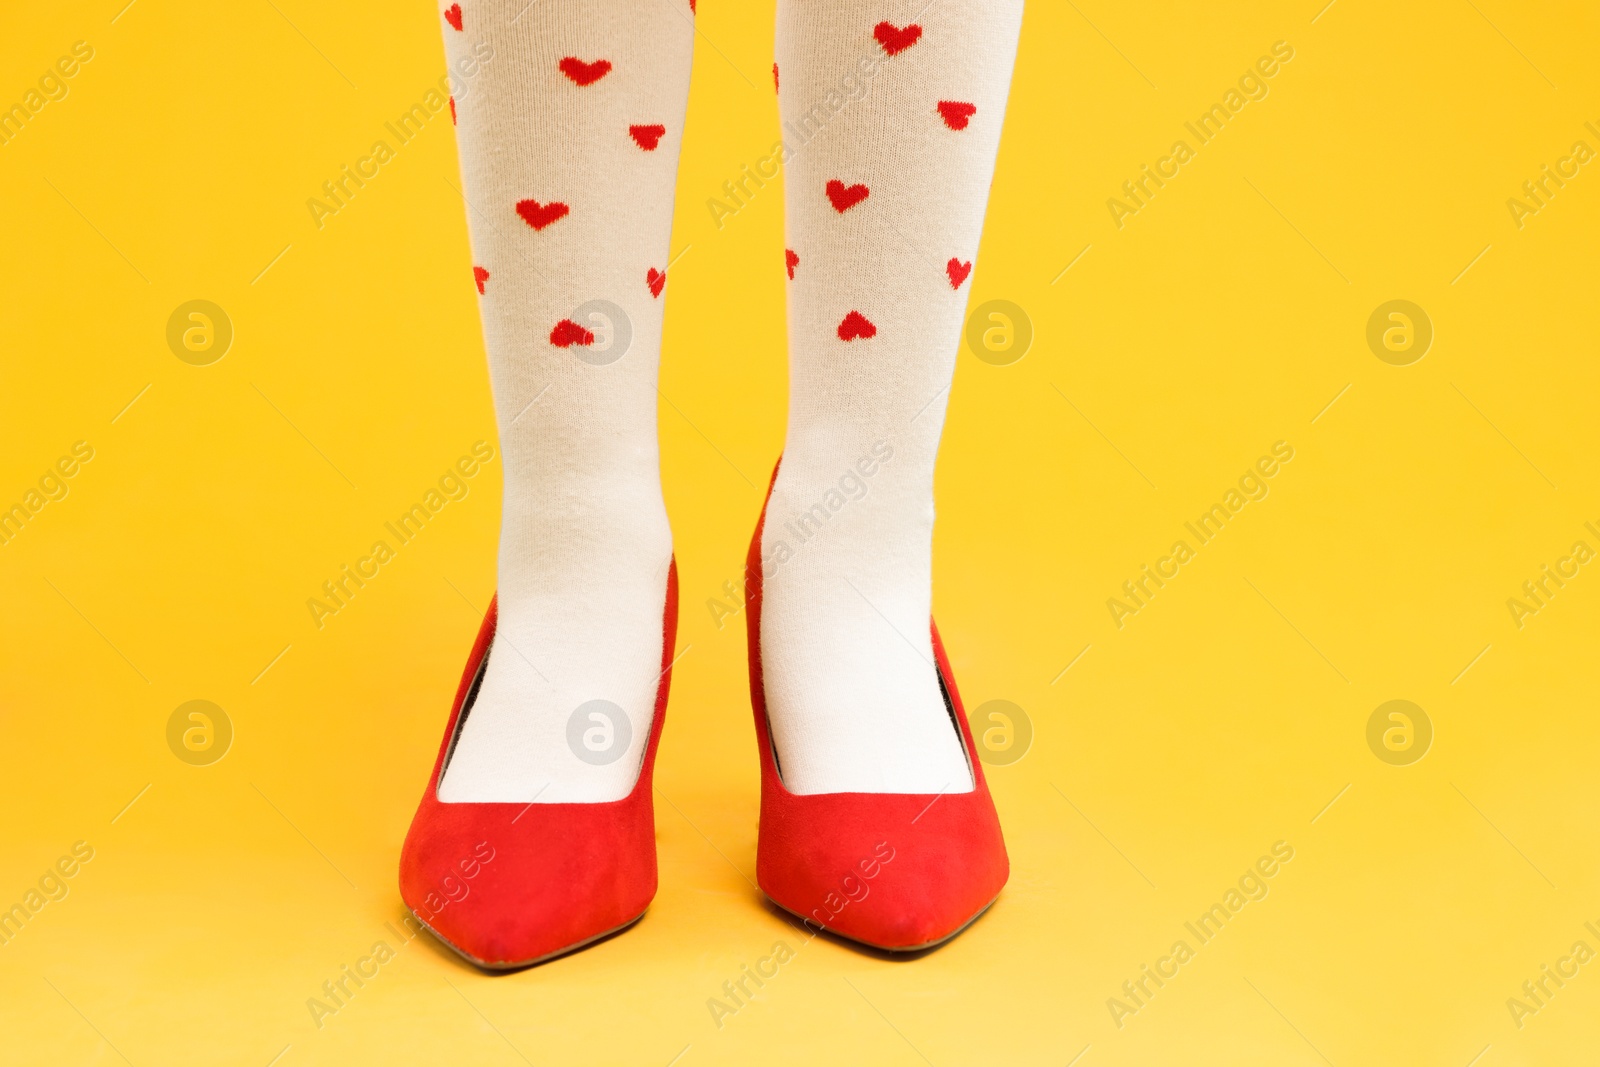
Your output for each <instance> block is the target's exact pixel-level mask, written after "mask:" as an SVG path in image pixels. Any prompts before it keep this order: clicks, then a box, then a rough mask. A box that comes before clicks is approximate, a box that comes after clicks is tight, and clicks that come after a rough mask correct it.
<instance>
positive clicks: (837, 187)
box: [828, 178, 871, 215]
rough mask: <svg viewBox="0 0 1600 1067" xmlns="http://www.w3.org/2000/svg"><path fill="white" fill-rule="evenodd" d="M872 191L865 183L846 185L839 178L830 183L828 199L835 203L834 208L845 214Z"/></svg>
mask: <svg viewBox="0 0 1600 1067" xmlns="http://www.w3.org/2000/svg"><path fill="white" fill-rule="evenodd" d="M870 192H871V190H870V189H868V188H867V187H866V186H865V185H860V184H856V185H848V186H847V185H845V183H844V182H842V181H840V180H839V179H838V178H834V179H833V180H832V181H830V182H829V183H828V199H829V200H830V201H832V203H833V210H835V211H837V212H839V214H841V215H842V214H844V213H845V212H846V211H849V210H850V209H851V208H853V207H855V206H856V205H857V204H859V203H861V201H863V200H865V199H866V198H867V196H868V194H869V193H870Z"/></svg>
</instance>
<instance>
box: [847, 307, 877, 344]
mask: <svg viewBox="0 0 1600 1067" xmlns="http://www.w3.org/2000/svg"><path fill="white" fill-rule="evenodd" d="M877 333H878V328H877V327H876V326H874V325H872V323H871V322H870V321H868V319H867V317H866V316H865V315H863V314H861V312H859V311H852V312H850V314H848V315H846V316H845V317H844V320H843V321H842V322H840V323H839V340H841V341H854V340H855V339H856V338H857V337H863V338H865V337H875V336H877Z"/></svg>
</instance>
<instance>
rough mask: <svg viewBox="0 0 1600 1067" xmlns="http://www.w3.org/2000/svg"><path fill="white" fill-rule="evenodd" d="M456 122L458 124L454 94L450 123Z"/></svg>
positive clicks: (451, 102) (451, 99)
mask: <svg viewBox="0 0 1600 1067" xmlns="http://www.w3.org/2000/svg"><path fill="white" fill-rule="evenodd" d="M455 124H456V98H455V97H453V96H452V97H451V98H450V125H452V126H454V125H455Z"/></svg>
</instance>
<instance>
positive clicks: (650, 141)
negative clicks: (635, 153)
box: [628, 126, 667, 152]
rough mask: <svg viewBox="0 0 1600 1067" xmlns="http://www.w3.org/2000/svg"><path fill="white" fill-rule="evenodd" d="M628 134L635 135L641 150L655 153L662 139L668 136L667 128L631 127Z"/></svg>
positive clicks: (634, 137)
mask: <svg viewBox="0 0 1600 1067" xmlns="http://www.w3.org/2000/svg"><path fill="white" fill-rule="evenodd" d="M628 132H629V133H631V134H633V139H634V141H636V142H637V143H638V145H639V147H640V148H642V149H644V150H645V151H646V152H654V151H655V150H656V145H658V144H660V143H661V138H662V137H664V136H665V135H666V132H667V128H666V127H665V126H629V127H628Z"/></svg>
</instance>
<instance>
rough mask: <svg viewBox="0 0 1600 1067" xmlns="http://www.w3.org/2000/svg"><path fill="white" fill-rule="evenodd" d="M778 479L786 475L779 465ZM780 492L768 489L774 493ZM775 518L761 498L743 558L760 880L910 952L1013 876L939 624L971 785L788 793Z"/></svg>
mask: <svg viewBox="0 0 1600 1067" xmlns="http://www.w3.org/2000/svg"><path fill="white" fill-rule="evenodd" d="M772 477H773V482H774V483H776V481H777V471H776V470H774V471H773V475H772ZM771 494H772V490H771V487H770V486H769V487H768V490H767V495H768V499H769V500H770V498H771ZM765 523H766V508H765V506H763V508H762V512H761V520H760V522H758V523H757V524H756V532H755V537H754V539H753V540H752V541H751V543H750V554H749V557H748V559H747V561H746V564H745V600H746V605H747V609H746V626H747V627H748V634H749V650H750V701H751V704H752V705H753V707H754V709H755V722H756V744H757V746H758V747H759V749H760V756H761V829H760V835H759V838H758V843H757V846H756V880H757V881H758V882H759V883H760V884H761V889H762V891H763V892H765V893H766V894H767V896H768V897H770V898H771V899H772V900H773V901H774V902H775V903H777V904H778V905H779V906H781V907H783V908H784V909H786V910H788V911H790V912H793V913H794V914H796V915H798V916H800V917H802V918H804V919H807V920H809V921H810V922H812V923H814V924H817V925H821V926H824V927H826V928H827V929H829V930H831V931H833V932H834V933H836V934H841V935H843V936H845V937H848V938H851V939H853V940H856V941H860V942H862V943H864V944H867V945H872V946H875V947H877V948H885V949H892V950H901V951H903V950H909V949H915V948H922V947H926V946H929V945H932V944H937V943H938V942H940V941H943V940H944V939H945V938H948V937H950V936H951V935H953V934H955V933H958V932H959V931H960V930H961V929H962V927H964V926H966V925H967V924H968V923H969V922H971V921H972V920H973V919H974V918H976V917H977V916H978V915H979V914H980V913H981V912H982V911H983V910H984V909H985V908H986V907H988V906H989V904H990V903H992V902H993V901H994V899H995V897H996V896H997V895H998V894H999V892H1000V888H1001V887H1002V886H1004V885H1005V883H1006V878H1007V877H1008V875H1009V874H1010V862H1009V860H1008V859H1007V857H1006V848H1005V841H1004V840H1003V839H1002V837H1001V835H1000V820H999V817H998V816H997V815H996V813H995V809H994V801H993V800H992V799H991V798H990V796H989V786H988V783H987V782H985V781H984V777H983V768H982V766H981V764H980V763H979V762H978V758H977V751H976V747H975V745H974V744H973V740H972V731H971V730H970V729H969V728H968V726H967V717H966V713H965V711H964V710H963V708H962V706H961V695H960V694H959V693H958V692H957V691H956V686H955V680H954V679H953V678H952V677H951V672H950V663H949V660H948V659H947V658H946V656H945V651H944V645H943V643H942V642H940V640H939V630H938V627H936V626H935V627H932V635H933V652H934V657H935V659H936V660H937V663H938V671H939V681H940V684H941V685H942V686H943V687H944V692H945V694H946V696H947V697H948V700H949V706H950V709H951V714H952V717H953V718H954V719H955V728H956V729H958V730H959V731H960V734H961V740H962V743H963V744H964V745H965V746H966V751H967V761H968V763H969V764H971V767H972V777H973V785H974V788H973V791H972V792H970V793H818V794H810V795H804V796H801V795H797V794H794V793H791V792H789V790H788V789H787V788H786V787H785V786H784V784H783V779H782V777H781V776H780V775H779V769H778V765H777V761H776V759H775V758H774V754H773V748H772V740H771V735H770V732H769V729H768V725H767V705H766V692H765V690H764V688H763V686H762V675H761V581H762V571H761V531H762V527H763V526H764V525H765ZM930 626H932V623H931V620H930Z"/></svg>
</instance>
